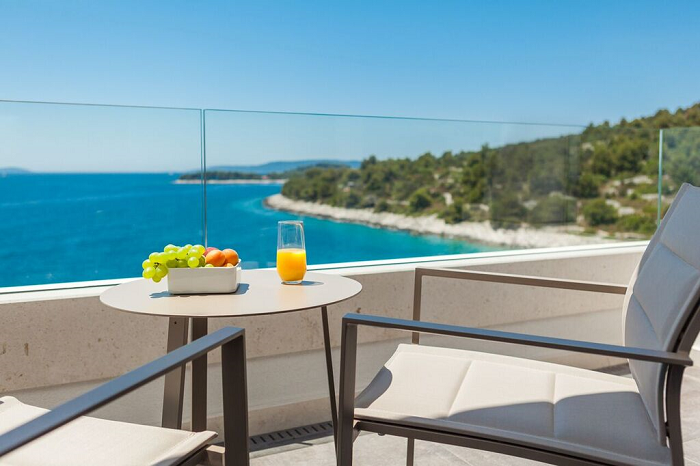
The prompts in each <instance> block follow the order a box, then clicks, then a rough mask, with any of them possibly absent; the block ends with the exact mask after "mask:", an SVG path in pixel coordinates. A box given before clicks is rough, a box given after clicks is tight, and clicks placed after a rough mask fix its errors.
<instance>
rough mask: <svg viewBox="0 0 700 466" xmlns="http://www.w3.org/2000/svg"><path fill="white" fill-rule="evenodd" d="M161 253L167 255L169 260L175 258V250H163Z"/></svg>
mask: <svg viewBox="0 0 700 466" xmlns="http://www.w3.org/2000/svg"><path fill="white" fill-rule="evenodd" d="M163 254H165V255H166V256H168V260H169V261H172V260H175V259H177V251H168V252H164V253H163Z"/></svg>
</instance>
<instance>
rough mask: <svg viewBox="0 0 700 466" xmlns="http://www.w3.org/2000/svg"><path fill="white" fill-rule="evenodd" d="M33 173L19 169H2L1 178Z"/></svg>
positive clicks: (0, 169) (0, 170)
mask: <svg viewBox="0 0 700 466" xmlns="http://www.w3.org/2000/svg"><path fill="white" fill-rule="evenodd" d="M31 173H32V172H30V171H29V170H25V169H24V168H18V167H0V176H7V175H30V174H31Z"/></svg>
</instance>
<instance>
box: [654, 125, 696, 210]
mask: <svg viewBox="0 0 700 466" xmlns="http://www.w3.org/2000/svg"><path fill="white" fill-rule="evenodd" d="M662 138H663V143H662V167H661V171H662V173H663V176H662V182H661V184H660V192H659V197H658V204H659V209H660V217H663V214H665V213H666V210H667V209H668V207H669V205H671V202H673V199H674V198H675V197H676V193H677V192H678V189H679V188H680V187H681V185H682V184H683V183H690V184H692V185H694V186H700V127H688V128H667V129H664V130H662Z"/></svg>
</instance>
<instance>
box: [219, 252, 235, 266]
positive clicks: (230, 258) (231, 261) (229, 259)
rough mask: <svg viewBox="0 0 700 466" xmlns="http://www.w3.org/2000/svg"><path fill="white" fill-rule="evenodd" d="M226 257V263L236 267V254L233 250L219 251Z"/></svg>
mask: <svg viewBox="0 0 700 466" xmlns="http://www.w3.org/2000/svg"><path fill="white" fill-rule="evenodd" d="M221 252H223V253H224V256H226V262H227V263H229V264H233V265H238V260H239V259H238V253H237V252H236V251H234V250H233V249H224V250H223V251H221Z"/></svg>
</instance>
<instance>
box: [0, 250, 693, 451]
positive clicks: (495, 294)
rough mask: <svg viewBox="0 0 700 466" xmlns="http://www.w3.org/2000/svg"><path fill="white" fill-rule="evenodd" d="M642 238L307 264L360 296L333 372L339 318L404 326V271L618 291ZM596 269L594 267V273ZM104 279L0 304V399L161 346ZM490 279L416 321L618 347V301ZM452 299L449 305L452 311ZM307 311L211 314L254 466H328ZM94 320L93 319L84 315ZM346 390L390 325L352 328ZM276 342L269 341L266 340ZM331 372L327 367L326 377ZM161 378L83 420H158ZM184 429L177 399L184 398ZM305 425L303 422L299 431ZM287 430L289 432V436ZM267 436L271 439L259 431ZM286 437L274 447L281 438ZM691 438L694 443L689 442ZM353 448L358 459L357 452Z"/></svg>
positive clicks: (442, 295)
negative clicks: (241, 349)
mask: <svg viewBox="0 0 700 466" xmlns="http://www.w3.org/2000/svg"><path fill="white" fill-rule="evenodd" d="M644 246H645V243H623V244H612V245H602V246H601V245H597V246H579V247H568V248H558V249H539V250H538V249H533V250H524V251H503V252H492V253H482V254H473V255H466V256H452V257H447V256H445V257H433V258H423V259H414V260H412V261H403V262H394V263H385V264H376V263H369V264H363V263H356V264H339V265H337V266H326V267H316V269H317V270H320V271H323V272H325V273H332V274H343V275H346V276H349V277H352V278H354V279H356V280H358V281H360V282H361V283H362V285H363V292H362V293H361V294H360V295H358V296H357V297H355V298H353V299H351V300H350V301H348V302H345V303H342V304H339V305H335V306H332V307H330V309H329V311H330V320H331V339H332V344H333V346H334V348H335V349H334V358H335V367H336V368H337V367H338V357H339V354H338V352H337V346H338V344H339V331H340V317H341V316H342V315H343V314H345V313H347V312H360V313H373V314H380V315H386V316H392V317H402V318H410V316H411V296H412V286H413V274H412V270H413V268H414V267H415V266H416V265H421V266H439V267H454V268H464V269H475V270H486V271H497V272H504V273H517V274H530V275H541V276H548V277H562V278H573V279H581V280H601V281H607V282H613V283H624V282H626V281H627V280H628V279H629V276H630V275H631V273H632V270H633V269H634V267H635V266H636V263H637V261H638V259H639V257H640V254H641V252H642V251H643V249H644ZM594 271H595V272H594ZM109 286H111V284H103V283H77V284H74V286H73V287H71V288H62V289H50V288H51V287H44V288H45V289H32V290H27V291H16V292H6V293H3V294H2V295H1V296H0V314H2V316H3V322H4V325H3V340H4V341H3V346H2V353H1V354H0V358H2V361H3V373H4V377H3V379H2V386H1V387H0V393H2V394H7V395H13V396H16V397H17V398H19V399H21V400H23V401H24V402H26V403H30V404H34V405H37V406H42V407H47V408H51V407H53V406H56V405H57V404H59V403H60V402H62V401H65V400H68V399H70V398H72V397H74V396H76V395H78V394H80V393H82V392H84V391H86V390H87V389H89V388H91V387H93V386H95V385H97V384H99V383H101V382H103V381H105V380H107V379H109V378H111V377H114V376H117V375H119V374H121V373H124V372H126V371H127V370H129V369H131V368H133V367H136V366H138V365H140V364H142V363H145V362H147V361H149V360H151V359H154V358H155V357H157V356H159V355H161V354H163V353H164V352H165V340H166V338H165V336H166V335H165V333H166V325H167V324H166V322H165V321H164V320H163V319H158V318H151V317H140V316H139V317H137V316H132V315H129V314H124V313H119V312H117V311H113V310H110V309H106V308H104V307H103V306H102V305H101V304H100V303H99V301H98V295H99V294H100V293H101V292H102V291H104V290H105V289H106V288H107V287H109ZM508 288H509V287H503V286H502V285H498V284H490V283H478V284H474V283H445V282H437V281H436V282H432V281H431V280H430V279H427V281H426V284H425V294H424V301H423V303H424V304H423V306H424V307H423V312H424V314H423V315H424V319H426V320H433V321H440V322H446V323H455V324H462V325H469V326H477V327H486V328H493V329H503V330H508V331H516V332H525V333H534V334H541V335H550V336H560V337H565V338H573V339H590V340H593V341H598V342H607V343H615V344H620V343H621V338H620V335H621V333H622V330H621V322H622V317H621V315H620V308H621V304H622V297H616V296H613V297H610V296H602V295H601V296H600V299H596V300H591V299H590V296H585V294H584V293H577V292H567V291H558V290H547V291H542V290H537V289H530V288H526V289H518V290H516V291H513V290H509V289H508ZM457 303H460V304H457ZM313 312H314V311H307V312H304V313H293V314H289V315H279V316H270V317H263V318H239V319H217V320H212V321H211V324H210V327H211V329H215V328H218V327H222V326H226V325H235V326H241V327H245V328H246V330H247V335H248V342H247V344H248V358H249V363H248V364H249V365H248V373H249V405H250V433H251V435H252V436H253V438H254V439H256V442H257V443H254V444H251V445H252V448H253V450H254V451H253V460H252V464H255V465H277V464H309V465H313V464H318V465H321V464H324V465H325V464H332V461H333V447H332V437H330V436H328V434H329V431H328V430H327V429H326V430H325V432H324V428H323V425H324V423H326V425H327V422H328V421H329V419H330V417H329V411H328V398H327V392H326V381H325V371H324V362H323V349H322V340H321V335H320V331H319V327H318V319H316V318H315V317H316V316H315V315H313ZM95 316H97V317H95ZM360 335H361V342H362V343H361V347H360V350H359V354H360V355H361V359H360V360H361V364H360V366H359V367H358V371H359V372H358V389H361V388H362V387H363V386H364V385H366V384H367V383H368V382H369V380H370V378H371V377H372V376H373V374H374V373H375V372H376V371H377V370H378V368H379V367H380V366H381V365H382V364H383V362H384V361H385V360H386V359H387V358H388V357H389V356H390V355H391V353H392V352H393V349H394V348H395V347H396V345H397V344H399V343H401V342H406V341H408V339H407V335H406V334H402V333H398V332H393V331H364V332H361V334H360ZM426 341H428V342H430V343H437V344H440V345H442V346H453V347H466V348H470V349H488V350H489V351H495V352H499V353H502V354H511V355H518V356H521V357H527V358H533V359H539V360H545V361H553V362H561V363H566V364H572V365H576V366H579V367H585V368H594V369H600V370H603V371H613V372H615V373H624V372H625V370H626V368H625V365H624V361H622V360H615V359H613V358H607V357H597V356H585V357H581V356H580V355H573V354H571V353H566V352H561V351H553V350H543V349H535V350H532V349H530V350H528V351H525V352H523V351H522V349H519V348H514V347H511V346H509V345H502V344H495V343H483V342H481V343H479V342H476V343H475V342H472V343H470V344H469V345H468V346H462V345H464V343H463V342H458V341H454V340H451V339H450V338H440V337H433V338H426ZM273 342H274V343H273ZM698 370H699V369H697V368H691V369H690V370H689V371H688V372H687V376H686V383H685V384H684V387H683V390H684V393H685V396H684V398H683V402H684V409H683V414H684V416H685V418H684V419H683V422H684V434H685V436H684V438H685V442H686V458H687V461H688V464H694V462H693V461H694V460H695V459H698V460H699V461H700V450H699V449H698V445H700V444H698V443H697V442H698V440H697V438H698V433H700V427H699V426H700V423H699V422H698V421H697V420H696V417H695V415H696V413H695V405H696V404H697V403H698V402H700V399H698V395H697V393H698V388H700V385H699V384H698V382H697V380H696V379H697V375H698V372H697V371H698ZM336 375H337V373H336ZM208 377H209V380H210V384H209V400H210V401H209V407H208V423H209V426H210V428H211V429H214V430H218V431H221V412H222V411H221V409H222V407H221V404H220V401H219V400H221V396H220V392H218V390H220V388H219V387H220V384H219V383H217V382H218V381H219V378H220V368H219V359H218V357H217V356H216V355H215V356H214V357H212V358H210V361H209V375H208ZM161 403H162V382H153V383H151V384H149V385H147V386H145V387H143V388H141V389H139V390H137V391H136V392H134V393H132V394H130V395H128V396H127V397H126V398H124V399H123V400H120V401H118V402H115V403H113V404H111V405H108V406H107V407H105V408H102V409H100V410H99V411H97V412H96V413H95V415H96V416H98V417H104V418H107V419H116V420H124V421H130V422H136V423H141V424H149V425H158V424H159V422H160V409H161ZM185 403H186V406H185V422H184V423H185V425H187V423H188V418H187V413H189V406H188V400H187V399H186V401H185ZM310 425H315V426H316V427H315V429H316V430H318V432H316V431H315V430H314V429H313V428H308V427H307V428H306V429H303V428H302V429H301V430H300V429H297V428H299V427H302V426H310ZM295 429H296V430H295ZM270 433H277V434H273V437H270V436H269V435H265V434H270ZM290 434H291V435H295V436H297V439H290V438H287V439H284V437H285V436H286V435H290ZM696 444H697V445H696ZM417 445H418V446H417V456H416V457H417V462H418V464H437V465H442V464H446V465H447V464H455V465H460V464H504V461H508V463H507V464H532V462H530V461H526V460H516V459H512V458H511V459H504V458H503V457H499V456H497V455H495V454H488V453H483V452H478V451H474V450H468V449H463V448H458V447H445V446H436V445H430V444H425V443H420V442H419V443H418V444H417ZM356 451H357V453H356V455H357V456H356V458H357V461H358V464H367V465H372V464H401V462H402V458H403V456H402V455H403V454H404V441H403V440H400V439H397V438H391V437H388V436H387V437H378V436H376V435H373V434H367V435H362V436H361V437H360V439H359V440H358V441H357V450H356ZM363 452H364V453H363Z"/></svg>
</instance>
